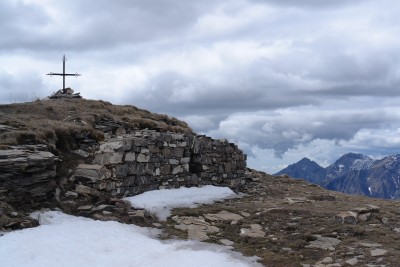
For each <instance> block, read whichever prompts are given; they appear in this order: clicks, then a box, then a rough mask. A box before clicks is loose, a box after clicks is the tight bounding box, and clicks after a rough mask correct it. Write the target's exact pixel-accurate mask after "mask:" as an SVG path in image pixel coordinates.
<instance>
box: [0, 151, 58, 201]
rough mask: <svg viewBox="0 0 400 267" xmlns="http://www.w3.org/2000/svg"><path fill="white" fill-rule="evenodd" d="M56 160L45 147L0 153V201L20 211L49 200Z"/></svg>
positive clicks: (54, 183) (53, 183) (52, 188)
mask: <svg viewBox="0 0 400 267" xmlns="http://www.w3.org/2000/svg"><path fill="white" fill-rule="evenodd" d="M56 160H57V157H55V156H54V155H53V154H52V153H50V152H48V151H47V146H45V145H25V146H16V147H11V149H7V150H0V201H7V202H8V203H10V204H16V205H18V206H19V207H18V208H23V207H21V205H22V206H23V205H27V206H30V205H31V204H32V203H39V202H46V201H47V200H49V199H50V198H52V197H53V192H54V188H55V185H56V182H55V179H54V178H55V176H56Z"/></svg>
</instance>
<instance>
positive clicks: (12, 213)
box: [10, 211, 19, 217]
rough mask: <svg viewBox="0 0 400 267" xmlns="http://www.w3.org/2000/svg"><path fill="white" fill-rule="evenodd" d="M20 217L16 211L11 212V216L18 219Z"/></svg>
mask: <svg viewBox="0 0 400 267" xmlns="http://www.w3.org/2000/svg"><path fill="white" fill-rule="evenodd" d="M18 215H19V213H18V212H16V211H12V212H10V216H11V217H17V216H18Z"/></svg>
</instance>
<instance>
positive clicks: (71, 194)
mask: <svg viewBox="0 0 400 267" xmlns="http://www.w3.org/2000/svg"><path fill="white" fill-rule="evenodd" d="M65 196H66V197H71V198H77V197H78V193H77V192H73V191H67V192H66V193H65Z"/></svg>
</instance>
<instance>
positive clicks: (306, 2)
mask: <svg viewBox="0 0 400 267" xmlns="http://www.w3.org/2000/svg"><path fill="white" fill-rule="evenodd" d="M250 1H252V2H258V3H264V4H273V5H277V6H289V7H300V8H323V9H328V8H332V7H341V6H345V5H354V4H355V3H359V2H366V1H368V0H336V1H330V0H250Z"/></svg>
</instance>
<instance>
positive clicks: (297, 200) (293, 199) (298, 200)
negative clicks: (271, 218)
mask: <svg viewBox="0 0 400 267" xmlns="http://www.w3.org/2000/svg"><path fill="white" fill-rule="evenodd" d="M285 202H287V203H289V204H301V203H305V202H310V200H308V199H307V198H306V197H286V198H285Z"/></svg>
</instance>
